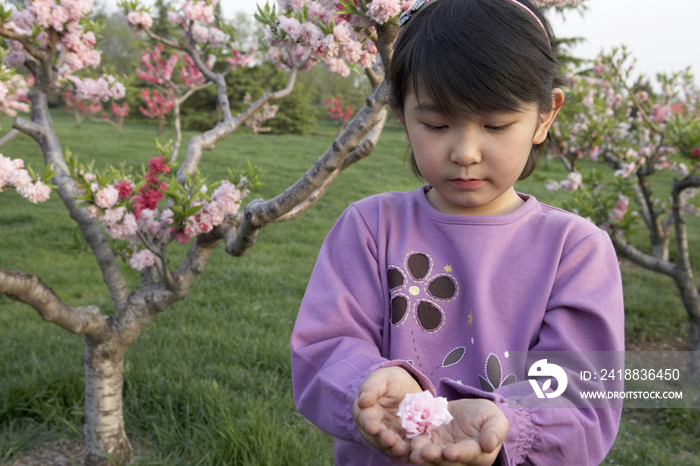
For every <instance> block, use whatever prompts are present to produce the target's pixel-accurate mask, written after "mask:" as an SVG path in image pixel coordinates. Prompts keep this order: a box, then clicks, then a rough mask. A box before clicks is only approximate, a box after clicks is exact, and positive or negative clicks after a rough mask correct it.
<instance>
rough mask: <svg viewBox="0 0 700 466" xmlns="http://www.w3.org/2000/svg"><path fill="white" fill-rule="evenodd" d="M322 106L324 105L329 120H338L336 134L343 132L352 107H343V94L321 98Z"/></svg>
mask: <svg viewBox="0 0 700 466" xmlns="http://www.w3.org/2000/svg"><path fill="white" fill-rule="evenodd" d="M323 106H324V107H326V115H328V118H330V119H331V120H338V122H339V124H338V134H340V133H342V132H343V129H344V128H345V125H346V124H347V122H348V120H349V119H350V117H351V116H352V110H353V108H352V107H345V109H343V96H342V95H339V96H337V97H328V98H325V99H323Z"/></svg>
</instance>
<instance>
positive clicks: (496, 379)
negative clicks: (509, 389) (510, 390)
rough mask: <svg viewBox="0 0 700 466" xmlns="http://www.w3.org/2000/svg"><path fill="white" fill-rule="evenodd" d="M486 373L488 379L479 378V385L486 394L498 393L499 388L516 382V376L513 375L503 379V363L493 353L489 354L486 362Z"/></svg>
mask: <svg viewBox="0 0 700 466" xmlns="http://www.w3.org/2000/svg"><path fill="white" fill-rule="evenodd" d="M484 373H485V375H486V378H484V377H482V376H479V384H480V385H481V389H482V390H483V391H485V392H489V393H492V392H494V391H496V389H497V388H501V387H503V386H505V385H510V384H512V383H514V382H515V375H513V374H508V375H507V376H506V378H505V379H502V377H503V368H502V366H501V361H500V360H499V359H498V356H496V355H495V354H493V353H491V354H489V357H488V359H487V360H486V365H485V367H484Z"/></svg>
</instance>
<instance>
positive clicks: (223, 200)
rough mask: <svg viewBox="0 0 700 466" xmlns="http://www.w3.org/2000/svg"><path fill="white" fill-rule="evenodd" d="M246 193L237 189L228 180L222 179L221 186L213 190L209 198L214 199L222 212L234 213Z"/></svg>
mask: <svg viewBox="0 0 700 466" xmlns="http://www.w3.org/2000/svg"><path fill="white" fill-rule="evenodd" d="M246 194H247V192H245V191H241V190H239V189H238V188H237V187H236V186H234V185H233V184H231V183H230V182H229V181H226V180H224V181H222V182H221V186H219V187H218V188H216V190H214V193H213V194H212V195H211V198H212V199H213V200H214V201H216V205H217V208H218V209H221V212H222V213H224V214H235V213H236V212H238V208H239V207H240V204H241V199H243V197H244V196H245V195H246Z"/></svg>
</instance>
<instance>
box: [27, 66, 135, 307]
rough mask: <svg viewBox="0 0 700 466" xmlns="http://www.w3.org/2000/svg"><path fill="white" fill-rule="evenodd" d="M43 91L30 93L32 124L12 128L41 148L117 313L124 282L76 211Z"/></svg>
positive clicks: (100, 238) (87, 219)
mask: <svg viewBox="0 0 700 466" xmlns="http://www.w3.org/2000/svg"><path fill="white" fill-rule="evenodd" d="M42 79H45V77H44V76H43V74H42V73H39V75H38V76H37V80H42ZM42 89H43V86H38V87H37V86H35V87H33V88H32V89H31V90H30V91H29V99H30V100H31V102H32V109H31V118H32V121H31V122H29V121H26V120H24V119H22V118H16V119H15V122H14V125H13V126H14V128H15V129H17V130H19V131H22V132H24V133H26V134H28V135H29V136H31V137H32V138H34V140H35V141H36V142H37V143H38V144H39V146H40V147H41V150H42V152H43V154H44V161H45V163H46V164H47V165H51V164H53V166H54V172H55V173H56V174H55V176H54V177H53V180H52V181H53V183H54V184H55V185H56V186H57V187H58V188H57V190H56V191H57V192H58V195H59V196H60V197H61V200H62V201H63V203H64V205H65V206H66V207H67V208H68V211H69V213H70V216H71V218H73V220H75V222H76V223H77V224H78V226H79V227H80V230H81V232H82V234H83V236H84V237H85V239H86V240H87V242H88V244H90V247H91V248H92V251H93V253H94V254H95V258H96V259H97V263H98V265H99V267H100V270H101V271H102V278H103V280H104V282H105V284H106V285H107V288H108V289H109V292H110V295H111V296H112V301H113V302H114V306H115V309H116V310H117V312H120V311H121V309H122V305H123V304H124V303H125V301H126V299H127V298H128V296H129V290H128V288H127V286H126V281H125V280H124V277H123V275H122V273H121V270H120V269H119V264H118V263H117V259H116V257H115V255H114V252H113V251H112V248H111V247H110V245H109V242H108V241H107V237H106V235H105V233H104V231H102V228H101V227H100V225H99V224H98V223H97V221H96V220H95V219H94V218H92V217H91V216H90V214H88V212H87V210H86V209H85V208H82V207H78V200H77V196H78V187H77V185H76V182H75V180H74V179H73V177H72V176H71V175H70V172H69V169H68V166H67V165H66V161H65V159H64V157H63V151H62V150H61V145H60V143H59V140H58V136H57V135H56V133H55V131H54V130H53V123H52V121H51V115H50V114H49V107H48V100H47V94H46V93H45V91H44V90H42Z"/></svg>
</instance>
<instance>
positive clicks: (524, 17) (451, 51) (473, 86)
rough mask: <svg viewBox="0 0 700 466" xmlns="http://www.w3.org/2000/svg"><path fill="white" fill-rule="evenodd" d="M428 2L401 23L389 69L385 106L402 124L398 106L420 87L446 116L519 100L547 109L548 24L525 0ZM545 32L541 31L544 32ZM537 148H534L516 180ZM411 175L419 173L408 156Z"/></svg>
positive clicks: (554, 65)
mask: <svg viewBox="0 0 700 466" xmlns="http://www.w3.org/2000/svg"><path fill="white" fill-rule="evenodd" d="M520 3H522V4H523V5H525V6H526V7H527V8H529V9H530V11H532V12H533V13H534V14H535V15H537V17H538V18H539V19H540V21H541V22H542V26H544V30H543V28H542V26H540V24H539V23H538V22H537V20H536V19H535V18H534V17H533V16H532V15H531V14H530V13H529V12H528V11H527V10H526V9H525V8H523V7H522V6H520V5H516V4H514V3H513V2H511V1H509V0H432V1H430V2H428V3H427V4H425V5H424V6H423V7H422V8H421V9H420V10H418V11H417V12H416V13H415V15H414V16H413V17H412V18H411V19H410V20H409V21H408V22H407V23H406V25H405V26H404V28H403V29H402V30H401V32H400V34H399V37H398V39H397V40H396V43H395V44H394V52H393V57H392V61H391V66H390V68H389V82H390V84H391V87H390V93H389V104H390V105H391V107H392V108H393V109H394V111H395V112H397V113H398V114H399V117H400V118H401V120H402V121H403V112H404V108H403V104H404V100H405V99H406V96H407V95H408V94H409V93H410V92H411V91H412V92H414V93H415V95H416V98H417V99H418V100H419V101H420V97H419V91H421V92H424V93H425V94H426V96H427V97H428V98H429V99H430V100H431V101H432V103H433V104H434V105H435V106H436V107H437V110H438V111H439V112H441V113H444V114H445V115H448V116H457V115H460V114H470V113H471V114H483V113H488V112H494V111H520V110H521V107H522V105H523V104H524V103H536V104H538V107H539V110H540V112H547V111H549V110H551V109H552V90H553V89H554V88H555V87H557V86H558V85H559V84H560V83H561V78H560V77H559V73H558V66H559V63H558V61H557V58H556V50H555V45H556V44H555V42H554V37H553V35H552V31H551V28H550V26H549V23H548V22H547V21H546V19H545V18H544V16H543V15H542V14H541V12H540V11H539V10H538V9H537V8H535V7H534V6H533V5H532V4H531V3H530V2H529V1H528V0H520ZM545 31H546V34H545ZM541 152H542V147H541V144H540V145H536V146H533V149H532V151H531V153H530V157H529V159H528V161H527V164H526V165H525V168H524V170H523V173H522V174H521V175H520V179H524V178H526V177H528V176H529V175H530V174H531V173H532V171H533V170H534V169H535V166H536V165H537V162H538V160H539V157H540V155H541ZM411 167H412V169H413V172H414V173H415V174H416V175H417V176H418V177H419V178H422V175H421V174H420V171H419V170H418V166H417V165H416V162H415V158H414V157H413V154H411Z"/></svg>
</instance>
